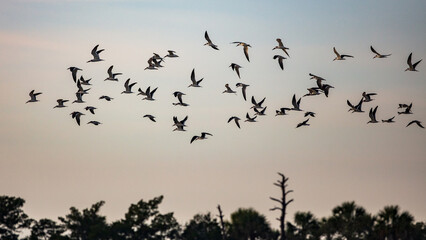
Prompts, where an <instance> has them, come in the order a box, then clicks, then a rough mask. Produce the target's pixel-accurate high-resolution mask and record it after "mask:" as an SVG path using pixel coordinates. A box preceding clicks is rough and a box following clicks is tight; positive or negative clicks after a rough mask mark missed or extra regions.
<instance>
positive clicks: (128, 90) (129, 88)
mask: <svg viewBox="0 0 426 240" xmlns="http://www.w3.org/2000/svg"><path fill="white" fill-rule="evenodd" d="M135 84H136V82H134V83H130V78H129V79H127V81H126V82H125V83H124V88H125V90H124V91H123V92H121V93H122V94H123V93H127V94H128V93H133V92H132V87H133V86H135Z"/></svg>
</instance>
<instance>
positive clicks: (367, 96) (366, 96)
mask: <svg viewBox="0 0 426 240" xmlns="http://www.w3.org/2000/svg"><path fill="white" fill-rule="evenodd" d="M374 95H377V93H366V92H363V93H362V97H363V101H364V102H371V101H373V100H374V99H372V98H371V96H374Z"/></svg>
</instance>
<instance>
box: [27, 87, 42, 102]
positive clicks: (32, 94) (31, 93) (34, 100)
mask: <svg viewBox="0 0 426 240" xmlns="http://www.w3.org/2000/svg"><path fill="white" fill-rule="evenodd" d="M34 91H35V90H32V91H31V92H30V94H29V95H30V98H31V99H30V100H28V101H27V102H26V103H29V102H38V101H39V100H37V96H38V95H40V94H42V93H41V92H38V93H35V92H34Z"/></svg>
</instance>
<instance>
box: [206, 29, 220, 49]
mask: <svg viewBox="0 0 426 240" xmlns="http://www.w3.org/2000/svg"><path fill="white" fill-rule="evenodd" d="M204 38H205V39H206V41H207V42H206V43H204V46H205V45H207V46H210V47H212V48H213V49H215V50H219V48H218V47H217V45H216V44H214V43H213V42H212V40H210V37H209V34H208V33H207V31H206V32H205V33H204Z"/></svg>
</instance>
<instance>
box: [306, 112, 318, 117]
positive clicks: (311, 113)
mask: <svg viewBox="0 0 426 240" xmlns="http://www.w3.org/2000/svg"><path fill="white" fill-rule="evenodd" d="M315 114H316V113H314V112H305V117H308V116H311V117H315Z"/></svg>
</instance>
